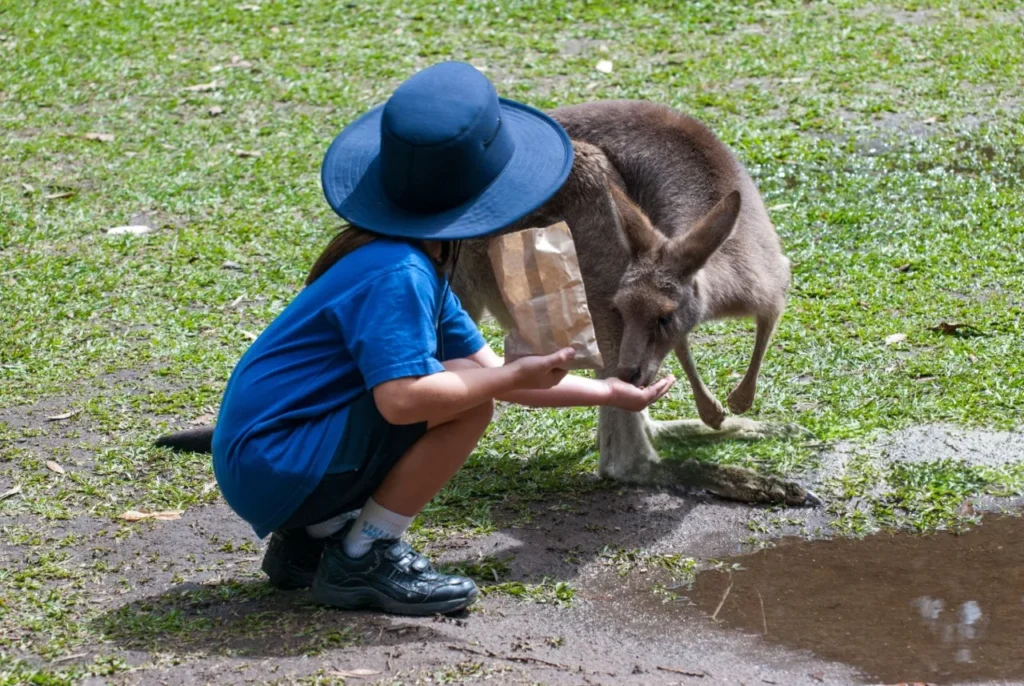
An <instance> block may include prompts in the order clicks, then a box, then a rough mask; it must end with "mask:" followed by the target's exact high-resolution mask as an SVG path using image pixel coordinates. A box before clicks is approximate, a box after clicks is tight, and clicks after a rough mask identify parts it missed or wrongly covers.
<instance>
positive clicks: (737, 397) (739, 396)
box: [725, 383, 754, 414]
mask: <svg viewBox="0 0 1024 686" xmlns="http://www.w3.org/2000/svg"><path fill="white" fill-rule="evenodd" d="M725 402H726V404H727V405H728V406H729V409H730V410H731V411H732V412H734V413H735V414H743V413H744V412H746V411H747V410H749V409H750V407H751V406H752V405H753V404H754V389H753V388H751V387H750V386H746V385H744V384H742V383H741V384H740V385H739V386H737V387H736V388H734V389H733V391H732V393H730V394H729V397H728V398H726V399H725Z"/></svg>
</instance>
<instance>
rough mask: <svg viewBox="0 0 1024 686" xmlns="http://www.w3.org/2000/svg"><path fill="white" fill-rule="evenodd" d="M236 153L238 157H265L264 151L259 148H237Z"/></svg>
mask: <svg viewBox="0 0 1024 686" xmlns="http://www.w3.org/2000/svg"><path fill="white" fill-rule="evenodd" d="M235 155H237V156H238V157H263V153H262V152H260V151H259V150H235Z"/></svg>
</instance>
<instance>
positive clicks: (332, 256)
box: [306, 224, 459, 286]
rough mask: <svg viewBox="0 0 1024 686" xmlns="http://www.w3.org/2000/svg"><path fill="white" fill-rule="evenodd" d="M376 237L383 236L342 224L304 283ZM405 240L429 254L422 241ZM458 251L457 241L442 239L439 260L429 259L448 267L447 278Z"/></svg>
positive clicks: (439, 267)
mask: <svg viewBox="0 0 1024 686" xmlns="http://www.w3.org/2000/svg"><path fill="white" fill-rule="evenodd" d="M378 238H384V236H382V235H381V234H379V233H374V232H373V231H368V230H366V229H361V228H359V227H358V226H353V225H351V224H347V225H345V226H343V227H342V229H341V231H339V232H338V235H337V236H335V237H334V238H332V239H331V242H330V243H328V244H327V247H326V248H324V251H323V252H322V253H320V257H318V258H316V262H314V263H313V266H312V268H310V270H309V275H308V276H306V285H307V286H308V285H309V284H311V283H313V282H314V281H316V280H317V279H319V278H320V277H321V276H323V275H324V272H326V271H327V270H328V269H330V268H331V267H333V266H334V263H335V262H337V261H338V260H340V259H341V258H342V257H344V256H345V255H348V254H349V253H350V252H352V251H354V250H356V249H357V248H361V247H363V246H364V245H366V244H367V243H371V242H372V241H375V240H377V239H378ZM406 240H408V242H409V243H412V244H413V245H415V246H416V247H418V248H419V249H420V250H422V251H423V252H426V253H427V254H428V255H429V254H430V253H429V252H428V251H427V249H426V246H425V245H424V244H423V241H420V240H413V239H406ZM458 251H459V245H458V243H455V244H454V245H453V244H452V243H451V242H449V241H444V242H442V243H441V259H440V261H437V260H434V259H433V257H431V261H432V262H434V264H435V265H436V266H437V268H438V271H439V272H442V273H443V272H447V271H448V270H449V268H450V269H451V273H449V278H451V276H452V274H454V270H455V261H456V259H457V255H458Z"/></svg>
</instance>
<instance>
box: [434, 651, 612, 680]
mask: <svg viewBox="0 0 1024 686" xmlns="http://www.w3.org/2000/svg"><path fill="white" fill-rule="evenodd" d="M448 650H457V651H459V652H463V653H469V654H470V655H476V656H478V657H489V658H491V659H494V660H506V661H508V662H518V663H520V664H534V665H542V666H544V667H553V668H555V669H561V670H563V671H566V672H577V673H589V674H601V675H604V676H615V674H613V673H611V672H594V671H591V670H588V669H584V668H583V665H575V666H573V665H565V664H562V663H561V662H548V661H547V660H542V659H540V658H539V657H530V656H528V655H499V654H498V653H496V652H494V651H493V650H474V649H473V648H467V647H465V646H457V645H450V644H449V646H448Z"/></svg>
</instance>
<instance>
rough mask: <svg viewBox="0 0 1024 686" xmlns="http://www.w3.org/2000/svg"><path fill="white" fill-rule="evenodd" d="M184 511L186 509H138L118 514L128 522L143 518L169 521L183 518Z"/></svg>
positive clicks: (139, 520) (138, 520)
mask: <svg viewBox="0 0 1024 686" xmlns="http://www.w3.org/2000/svg"><path fill="white" fill-rule="evenodd" d="M184 513H185V511H184V510H165V511H163V512H139V511H138V510H128V511H127V512H124V513H122V514H121V515H120V516H118V519H123V520H125V521H126V522H141V521H142V520H143V519H158V520H160V521H162V522H169V521H172V520H175V519H181V515H183V514H184Z"/></svg>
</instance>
